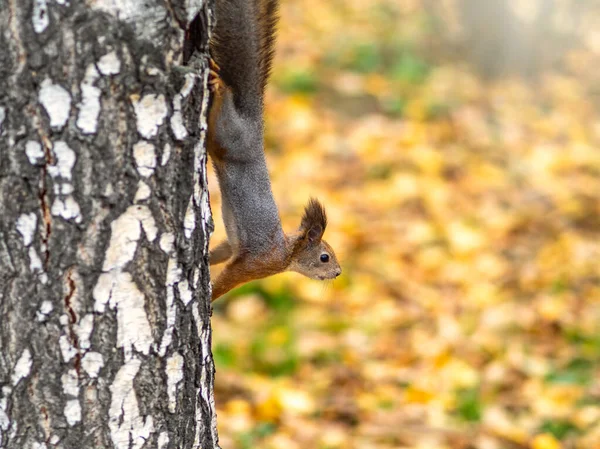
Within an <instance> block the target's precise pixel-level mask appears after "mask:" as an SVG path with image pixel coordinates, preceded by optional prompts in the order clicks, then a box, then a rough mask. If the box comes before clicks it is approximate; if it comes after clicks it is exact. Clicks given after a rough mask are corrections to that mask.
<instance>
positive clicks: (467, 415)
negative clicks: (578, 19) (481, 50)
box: [210, 0, 600, 449]
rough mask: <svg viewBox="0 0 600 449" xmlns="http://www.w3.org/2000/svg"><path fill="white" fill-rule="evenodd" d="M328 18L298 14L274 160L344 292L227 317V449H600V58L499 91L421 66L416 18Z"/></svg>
mask: <svg viewBox="0 0 600 449" xmlns="http://www.w3.org/2000/svg"><path fill="white" fill-rule="evenodd" d="M326 3H327V2H319V1H317V0H305V1H303V2H300V1H297V0H296V1H292V0H290V1H288V2H286V6H285V8H284V9H283V11H282V25H281V32H280V35H279V44H278V45H279V47H278V53H277V57H276V60H275V66H274V73H273V81H272V83H271V85H270V87H269V92H268V99H267V111H266V153H267V159H268V164H269V169H270V172H271V177H272V181H273V190H274V195H275V198H276V201H277V203H278V205H279V208H280V213H281V215H282V220H283V222H284V228H285V229H287V230H293V229H296V228H297V227H298V225H299V220H300V216H301V214H302V209H303V206H304V204H305V203H306V201H307V199H308V198H309V197H310V196H316V197H318V198H319V199H320V200H321V201H322V202H323V203H324V204H325V205H326V208H327V212H328V216H329V225H328V229H327V231H326V233H325V238H326V240H328V242H329V243H330V244H331V245H332V246H333V247H334V248H335V249H336V252H337V256H338V258H339V260H340V262H341V265H342V268H343V274H342V276H341V277H340V278H338V279H337V280H335V281H332V282H327V283H323V282H317V281H311V280H308V279H305V278H302V277H301V276H300V275H298V274H293V273H291V274H283V275H278V276H275V277H272V278H269V279H266V280H264V281H262V282H257V283H252V284H248V285H246V286H244V287H242V288H240V289H238V290H236V291H234V292H232V294H230V295H229V296H228V297H226V298H223V299H221V300H219V301H218V302H217V303H215V313H214V316H213V350H214V356H215V360H216V366H217V374H216V386H215V387H216V401H217V408H218V422H219V434H220V438H221V446H222V447H223V448H224V449H250V448H258V449H275V448H282V449H284V448H285V449H306V448H308V449H312V448H314V449H335V448H344V449H391V448H415V449H416V448H418V449H425V448H429V449H450V448H452V449H455V448H456V449H460V448H463V449H467V448H478V449H504V448H506V449H515V448H516V449H518V448H530V449H560V448H563V449H598V448H600V113H599V108H598V104H595V103H594V102H593V101H594V99H595V100H596V102H598V94H599V91H598V85H600V84H599V83H598V81H599V79H598V76H599V75H598V73H600V71H598V70H593V69H592V68H593V67H596V69H597V68H598V63H597V58H598V55H597V54H596V55H594V54H592V53H591V52H589V51H586V50H580V51H576V52H573V54H571V55H570V56H569V58H567V59H566V61H567V62H566V66H565V67H563V70H561V72H560V73H559V72H545V73H542V74H540V76H539V77H538V78H537V79H536V80H535V81H532V80H530V81H524V80H523V79H520V78H517V77H514V78H513V77H504V78H501V79H497V80H495V81H483V80H482V79H481V78H479V77H478V76H477V75H476V74H475V72H474V71H473V70H471V69H469V68H468V66H466V65H465V64H461V63H459V62H447V63H443V64H437V63H436V64H432V63H427V62H425V59H424V58H421V57H419V56H418V53H417V52H415V51H412V50H411V48H413V47H411V42H414V41H418V40H419V39H421V38H422V34H423V31H422V29H421V28H420V27H419V25H418V24H419V21H418V20H417V18H418V15H419V13H420V10H419V7H418V5H419V4H420V2H418V1H411V2H399V3H402V4H404V3H406V4H407V5H409V6H406V7H405V10H403V8H400V7H399V6H398V8H399V10H398V11H396V13H397V16H393V17H394V18H390V15H389V14H388V12H389V11H388V10H386V11H387V12H385V13H382V14H381V15H380V16H378V15H377V14H379V12H381V11H380V8H382V7H388V8H394V7H395V6H393V5H396V4H397V3H398V2H394V1H391V0H388V1H378V2H376V3H377V5H378V6H377V7H372V3H370V2H365V1H360V0H352V1H349V2H347V4H346V5H345V6H344V7H343V8H341V7H340V4H339V2H331V4H330V5H326ZM386 4H387V6H386ZM410 5H412V7H411V6H410ZM411 8H412V9H411ZM349 23H352V26H350V25H349ZM411 24H413V25H411ZM415 24H416V25H415ZM399 27H401V30H402V31H401V32H400V31H399V29H400V28H399ZM390 55H391V56H390ZM210 183H211V189H212V196H211V202H212V205H213V212H214V213H215V227H216V231H215V234H214V236H213V244H214V243H217V242H218V241H219V240H221V239H222V238H223V237H224V232H223V226H222V222H221V219H220V215H219V210H218V189H216V188H212V187H213V186H216V179H215V178H214V175H211V177H210Z"/></svg>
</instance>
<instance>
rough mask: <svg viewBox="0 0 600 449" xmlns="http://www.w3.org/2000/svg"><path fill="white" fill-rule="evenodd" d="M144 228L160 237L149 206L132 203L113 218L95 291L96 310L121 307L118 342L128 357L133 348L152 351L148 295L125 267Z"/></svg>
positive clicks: (148, 232)
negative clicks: (147, 313) (147, 305)
mask: <svg viewBox="0 0 600 449" xmlns="http://www.w3.org/2000/svg"><path fill="white" fill-rule="evenodd" d="M142 230H143V231H144V232H145V234H146V237H147V238H148V240H149V241H154V240H155V239H156V235H157V233H158V230H157V228H156V224H155V222H154V218H153V217H152V213H151V212H150V209H149V208H148V207H146V206H130V207H129V208H128V209H127V210H126V211H125V212H124V213H123V214H122V215H121V216H120V217H119V218H117V219H116V220H115V221H113V222H112V224H111V238H110V243H109V246H108V250H107V251H106V258H105V259H104V264H103V271H104V273H103V274H102V275H100V278H99V279H98V283H97V284H96V286H95V287H94V291H93V297H94V299H95V303H94V310H95V311H97V312H100V313H103V312H104V310H105V308H106V305H107V304H109V306H110V307H113V308H116V309H117V321H118V331H117V338H118V345H119V346H120V347H122V348H123V351H124V353H125V359H126V360H130V359H131V358H132V357H133V348H135V349H136V350H137V351H140V352H143V353H144V354H148V353H149V351H150V346H151V344H152V335H151V332H150V324H149V323H148V317H147V316H146V311H145V309H144V304H145V298H144V295H143V294H142V292H140V290H139V289H138V288H137V285H136V284H135V282H134V281H133V278H132V277H131V275H130V274H129V273H126V272H123V271H122V270H123V268H124V267H125V265H126V264H127V263H129V262H130V261H131V260H133V257H134V256H135V251H136V249H137V245H138V242H139V240H140V238H141V236H142Z"/></svg>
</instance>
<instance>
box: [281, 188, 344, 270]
mask: <svg viewBox="0 0 600 449" xmlns="http://www.w3.org/2000/svg"><path fill="white" fill-rule="evenodd" d="M326 227H327V215H326V214H325V208H324V207H323V206H322V205H321V203H319V201H317V200H316V199H314V198H311V199H310V200H309V202H308V204H307V205H306V208H305V209H304V216H303V217H302V222H301V223H300V230H299V233H298V234H297V236H296V241H295V242H294V247H293V250H292V263H291V264H290V266H289V268H288V269H289V270H290V271H296V272H298V273H300V274H303V275H304V276H306V277H309V278H311V279H319V280H325V279H334V278H336V277H338V276H339V275H340V274H341V273H342V269H341V268H340V264H339V263H338V260H337V258H336V257H335V252H334V251H333V248H332V247H331V246H329V244H328V243H327V242H326V241H325V240H323V233H324V232H325V228H326Z"/></svg>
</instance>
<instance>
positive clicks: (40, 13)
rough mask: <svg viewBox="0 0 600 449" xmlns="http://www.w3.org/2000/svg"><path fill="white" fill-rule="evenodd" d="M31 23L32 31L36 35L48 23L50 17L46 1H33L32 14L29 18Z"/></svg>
mask: <svg viewBox="0 0 600 449" xmlns="http://www.w3.org/2000/svg"><path fill="white" fill-rule="evenodd" d="M31 21H32V22H33V30H34V31H35V32H36V33H38V34H39V33H42V32H43V31H44V30H45V29H46V28H47V27H48V24H49V23H50V17H48V5H47V4H46V0H34V1H33V14H32V17H31Z"/></svg>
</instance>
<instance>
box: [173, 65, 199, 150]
mask: <svg viewBox="0 0 600 449" xmlns="http://www.w3.org/2000/svg"><path fill="white" fill-rule="evenodd" d="M196 78H197V76H196V75H193V74H187V75H186V76H185V83H184V85H183V87H182V88H181V91H180V92H179V93H178V94H177V95H175V98H173V116H172V117H171V129H172V130H173V135H174V136H175V138H176V139H178V140H183V139H185V138H186V137H187V136H188V131H187V129H186V128H185V125H184V124H183V115H182V114H181V103H182V102H183V100H184V99H185V98H186V97H187V96H188V95H189V94H190V92H191V91H192V89H193V87H194V84H195V82H196Z"/></svg>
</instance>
